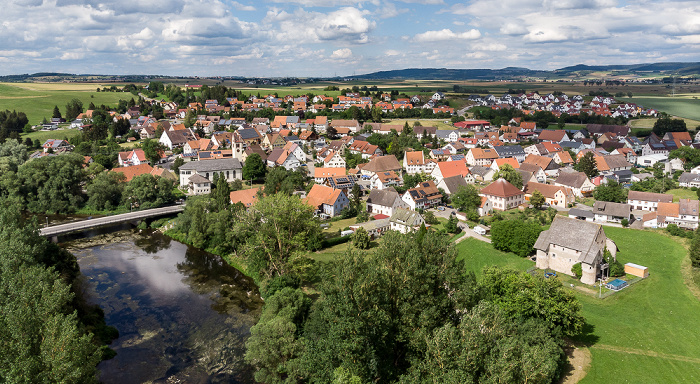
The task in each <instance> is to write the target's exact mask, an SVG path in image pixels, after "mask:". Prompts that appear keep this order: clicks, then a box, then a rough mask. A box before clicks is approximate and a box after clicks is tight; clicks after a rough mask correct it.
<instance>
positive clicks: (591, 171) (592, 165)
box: [574, 152, 598, 177]
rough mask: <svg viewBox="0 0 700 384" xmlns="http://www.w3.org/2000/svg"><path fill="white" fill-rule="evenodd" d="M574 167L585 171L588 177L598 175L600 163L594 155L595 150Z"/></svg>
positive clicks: (584, 156)
mask: <svg viewBox="0 0 700 384" xmlns="http://www.w3.org/2000/svg"><path fill="white" fill-rule="evenodd" d="M574 169H575V170H577V171H579V172H583V173H585V174H586V176H587V177H594V176H597V175H598V164H597V163H596V161H595V158H594V157H593V152H588V153H586V154H585V155H583V157H581V159H580V160H579V161H578V163H576V165H574Z"/></svg>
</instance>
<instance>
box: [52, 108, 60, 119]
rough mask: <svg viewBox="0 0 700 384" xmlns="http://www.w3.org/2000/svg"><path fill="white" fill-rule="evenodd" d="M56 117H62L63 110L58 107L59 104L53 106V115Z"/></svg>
mask: <svg viewBox="0 0 700 384" xmlns="http://www.w3.org/2000/svg"><path fill="white" fill-rule="evenodd" d="M51 117H53V118H54V119H60V118H61V111H60V110H59V109H58V105H54V106H53V114H52V115H51Z"/></svg>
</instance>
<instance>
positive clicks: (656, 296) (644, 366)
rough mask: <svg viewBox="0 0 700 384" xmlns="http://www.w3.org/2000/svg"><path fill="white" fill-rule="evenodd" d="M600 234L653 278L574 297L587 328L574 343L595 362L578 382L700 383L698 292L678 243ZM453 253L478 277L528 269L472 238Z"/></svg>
mask: <svg viewBox="0 0 700 384" xmlns="http://www.w3.org/2000/svg"><path fill="white" fill-rule="evenodd" d="M605 233H606V234H607V235H608V236H609V237H610V238H612V239H613V240H614V241H615V242H616V244H617V246H618V248H619V250H620V251H619V253H618V258H619V260H620V261H621V262H622V263H623V264H624V263H627V262H634V263H637V264H641V265H644V266H647V267H648V268H649V271H650V275H649V278H647V279H645V280H642V281H640V282H638V283H637V284H634V285H632V286H630V287H628V288H626V289H624V290H622V291H620V292H618V293H616V294H614V295H612V296H609V297H607V298H605V299H602V300H601V299H597V298H595V297H593V296H591V295H590V294H587V293H583V292H580V291H578V290H576V291H574V292H575V295H576V296H577V297H578V299H579V300H580V301H581V303H582V305H583V315H584V317H585V318H586V321H587V323H588V327H587V329H586V332H585V334H584V335H581V336H580V337H579V338H578V340H576V341H577V342H578V343H580V344H582V345H584V346H585V347H584V348H587V349H588V350H589V351H590V353H591V356H592V362H591V366H590V368H589V369H588V372H587V375H586V376H585V378H584V379H583V380H582V381H581V383H586V384H588V383H608V382H611V381H614V382H622V383H697V382H700V332H699V331H698V327H697V325H698V319H700V301H699V300H698V297H696V296H695V295H694V294H693V292H692V291H691V289H692V290H693V291H695V292H700V290H699V289H698V288H697V286H695V284H694V283H693V282H692V273H691V271H690V263H689V260H688V255H687V251H686V249H685V247H684V246H683V244H682V243H681V241H682V240H680V239H678V238H671V237H669V236H666V235H664V234H662V233H659V232H653V231H649V230H646V231H642V230H633V229H622V228H614V227H605ZM457 249H458V251H459V253H460V257H461V258H463V259H464V260H465V262H466V269H467V270H468V271H474V272H477V273H478V272H479V271H480V270H481V269H482V268H483V267H484V266H487V265H499V266H504V267H510V268H515V269H518V270H526V269H527V268H528V266H532V265H533V263H532V262H531V261H529V260H526V259H521V258H518V257H517V256H515V255H513V254H506V253H502V252H499V251H496V250H494V249H493V248H492V247H491V245H489V244H486V243H482V242H479V241H477V240H474V239H468V240H466V241H464V242H462V243H460V244H459V245H458V246H457ZM563 280H564V281H566V279H563ZM686 281H687V283H686ZM686 284H689V285H686Z"/></svg>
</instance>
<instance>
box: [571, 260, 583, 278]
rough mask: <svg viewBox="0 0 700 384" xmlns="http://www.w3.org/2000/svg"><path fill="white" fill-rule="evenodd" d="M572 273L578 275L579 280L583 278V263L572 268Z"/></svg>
mask: <svg viewBox="0 0 700 384" xmlns="http://www.w3.org/2000/svg"><path fill="white" fill-rule="evenodd" d="M571 273H573V274H574V275H576V277H577V278H579V279H580V278H581V276H583V268H582V267H581V263H576V264H574V265H573V266H572V267H571Z"/></svg>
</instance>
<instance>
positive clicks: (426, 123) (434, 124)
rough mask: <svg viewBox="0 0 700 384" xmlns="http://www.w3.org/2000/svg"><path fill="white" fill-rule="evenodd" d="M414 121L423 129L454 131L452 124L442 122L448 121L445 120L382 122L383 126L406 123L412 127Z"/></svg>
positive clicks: (396, 120) (395, 120)
mask: <svg viewBox="0 0 700 384" xmlns="http://www.w3.org/2000/svg"><path fill="white" fill-rule="evenodd" d="M416 121H418V122H420V124H421V125H422V126H424V127H437V129H455V127H454V126H453V125H452V124H445V123H444V121H449V120H445V119H428V120H419V119H394V120H387V121H385V122H384V124H396V125H398V124H401V125H404V124H405V123H406V122H408V125H410V126H411V127H413V123H415V122H416Z"/></svg>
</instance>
